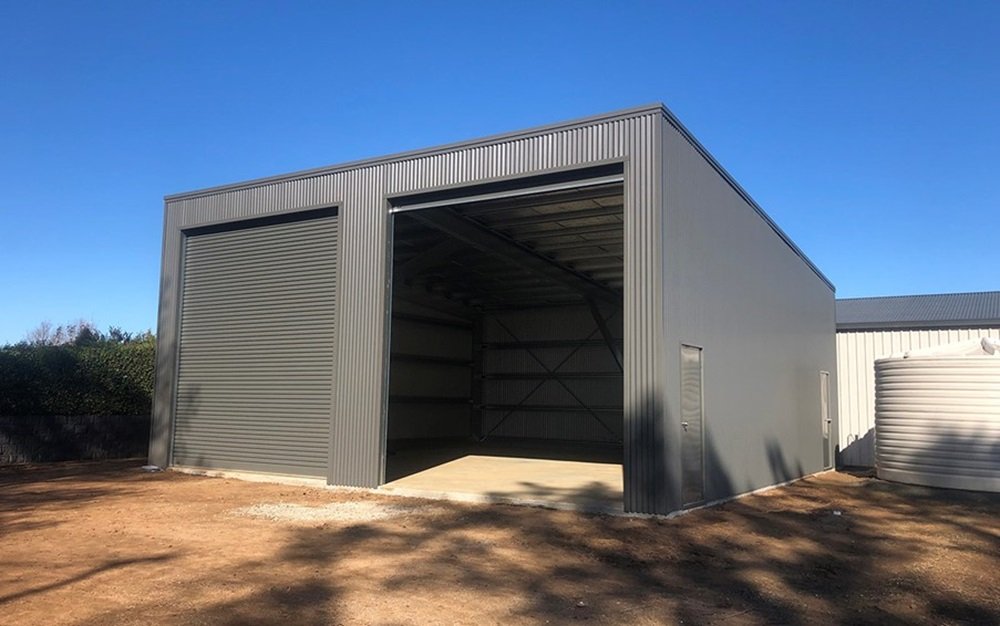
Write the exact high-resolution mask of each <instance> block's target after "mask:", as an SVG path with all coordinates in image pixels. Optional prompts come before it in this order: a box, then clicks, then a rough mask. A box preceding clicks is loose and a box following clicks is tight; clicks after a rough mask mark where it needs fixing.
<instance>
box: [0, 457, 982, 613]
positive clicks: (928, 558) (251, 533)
mask: <svg viewBox="0 0 1000 626" xmlns="http://www.w3.org/2000/svg"><path fill="white" fill-rule="evenodd" d="M338 503H339V504H340V505H341V506H338ZM833 511H840V512H841V515H835V514H833ZM998 519H1000V498H998V497H997V496H987V495H984V494H968V493H960V492H947V491H935V490H929V489H919V488H912V487H905V486H902V485H894V484H890V483H884V482H880V481H877V480H872V479H870V478H865V477H858V476H853V475H849V474H844V473H837V474H832V473H831V474H825V475H821V476H817V477H813V478H810V479H807V480H804V481H801V482H799V483H796V484H794V485H792V486H789V487H785V488H781V489H777V490H773V491H770V492H768V493H766V494H761V495H756V496H751V497H748V498H744V499H742V500H739V501H736V502H732V503H729V504H726V505H724V506H720V507H716V508H713V509H708V510H703V511H697V512H694V513H691V514H689V515H685V516H681V517H679V518H675V519H672V520H657V519H631V518H622V517H604V516H593V515H583V514H578V513H570V512H564V511H550V510H542V509H532V508H525V507H515V506H504V505H493V506H488V505H469V504H458V503H443V502H428V501H423V500H410V499H401V498H389V497H384V496H376V495H371V494H367V493H357V492H352V493H338V492H332V491H328V490H323V489H315V488H305V487H298V488H295V487H288V486H280V485H270V484H260V483H249V482H242V481H238V480H229V479H221V478H201V477H194V476H186V475H182V474H176V473H171V472H167V473H158V474H147V473H142V472H141V471H139V470H138V464H136V463H109V464H81V465H69V466H56V467H47V468H36V469H31V470H10V469H8V470H3V471H0V622H2V623H3V624H6V625H8V626H9V625H14V624H105V623H115V624H143V625H144V626H145V625H149V624H276V623H281V624H337V623H345V624H368V623H371V624H411V623H420V624H428V623H433V624H445V623H453V624H491V623H493V624H500V623H502V624H507V623H545V622H549V623H565V622H569V621H574V620H589V621H591V622H594V623H628V624H642V623H678V624H679V623H684V624H893V623H908V624H910V623H928V624H947V623H970V624H998V623H1000V588H998V585H1000V527H998V525H1000V522H998Z"/></svg>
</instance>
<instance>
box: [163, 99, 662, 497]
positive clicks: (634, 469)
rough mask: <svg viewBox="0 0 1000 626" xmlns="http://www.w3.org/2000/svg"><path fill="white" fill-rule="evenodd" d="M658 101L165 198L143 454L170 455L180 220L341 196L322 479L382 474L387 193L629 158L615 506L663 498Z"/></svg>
mask: <svg viewBox="0 0 1000 626" xmlns="http://www.w3.org/2000/svg"><path fill="white" fill-rule="evenodd" d="M663 115H664V113H663V110H662V108H661V107H659V106H652V107H644V108H641V109H635V110H631V111H626V112H622V113H615V114H609V115H605V116H600V117H598V118H591V119H589V120H583V121H579V122H571V123H566V124H560V125H556V126H552V127H548V128H544V129H535V130H529V131H524V132H520V133H516V134H513V135H509V136H505V137H497V138H490V139H486V140H481V141H478V142H470V143H465V144H460V145H455V146H449V147H443V148H435V149H431V150H427V151H423V152H422V153H415V154H409V155H402V156H395V157H387V158H384V159H379V160H374V161H370V162H366V163H360V164H348V165H345V166H340V167H333V168H327V169H324V170H318V171H312V172H306V173H301V174H296V175H290V176H285V177H279V178H276V179H273V180H265V181H255V182H250V183H244V184H240V185H236V186H232V187H228V188H221V189H216V190H206V191H203V192H196V193H191V194H184V195H179V196H174V197H170V198H168V200H167V206H166V209H165V210H166V216H165V228H164V254H163V268H162V277H161V292H160V316H159V324H158V333H159V335H158V340H159V344H158V348H159V352H158V357H157V358H158V373H157V381H156V394H155V400H154V426H153V432H152V440H151V445H150V458H151V459H153V460H154V462H159V463H164V464H165V463H167V462H168V460H169V456H168V453H169V437H168V434H169V432H170V430H171V422H172V419H173V404H172V398H173V390H174V387H175V383H176V381H175V379H174V371H173V364H175V363H176V337H177V334H176V330H177V329H176V323H177V313H178V300H177V296H178V291H177V279H178V276H179V268H180V230H181V229H183V228H189V227H192V226H195V225H199V224H206V223H212V222H218V221H225V220H234V219H243V218H247V217H253V216H259V215H266V214H274V213H282V212H288V211H295V210H300V209H304V208H308V207H315V206H321V205H322V206H326V205H336V206H338V208H339V210H340V235H341V242H342V245H341V247H340V251H339V254H340V264H339V268H340V279H339V281H338V287H337V288H338V294H339V296H338V298H339V301H340V302H344V303H349V304H345V305H344V306H341V307H339V308H338V313H337V314H338V323H337V336H338V343H337V354H336V364H337V371H339V372H342V373H343V374H342V375H341V376H339V377H337V379H336V381H335V383H334V385H335V387H336V389H335V398H336V402H335V406H334V411H333V418H332V423H331V454H330V461H329V469H328V475H327V478H328V481H329V482H331V483H334V484H346V485H358V486H375V485H378V484H379V483H380V482H381V481H382V480H383V471H384V462H383V459H384V441H385V419H384V410H385V403H386V396H387V394H386V391H387V390H386V388H385V385H384V381H385V378H386V373H387V372H386V370H387V367H386V354H387V352H388V346H387V341H386V330H387V320H386V315H387V307H386V293H387V288H388V280H387V278H388V277H387V274H386V267H387V260H388V255H389V246H388V243H389V241H388V240H389V232H388V228H387V219H388V202H387V197H388V196H392V195H404V194H410V193H414V192H417V191H424V190H428V189H434V188H440V187H445V186H452V185H466V184H473V183H481V182H483V181H484V180H493V179H499V178H504V177H515V176H522V175H530V174H536V173H540V172H544V171H551V170H557V169H566V168H576V167H583V166H588V165H593V164H594V163H596V162H608V161H621V162H624V163H625V177H626V181H625V207H624V218H625V241H626V259H625V275H626V287H625V293H626V298H625V305H624V337H625V341H624V346H625V348H624V352H625V355H626V356H625V359H626V368H625V369H626V371H625V383H624V384H625V417H624V424H625V437H624V439H625V508H626V510H629V511H647V512H667V511H669V510H671V509H670V507H669V504H668V500H669V499H668V498H666V497H665V496H664V494H665V493H666V491H665V488H666V487H665V486H666V485H667V484H669V481H665V480H664V478H663V473H664V472H665V471H666V463H665V459H664V450H665V447H664V437H663V432H662V430H661V428H660V426H659V424H660V423H661V422H662V418H663V409H664V405H663V399H662V390H663V384H664V379H665V378H664V373H665V371H664V365H663V363H664V353H663V349H662V344H663V332H664V330H663V311H664V308H663V293H662V282H663V281H662V276H661V275H662V271H663V220H662V210H661V209H662V206H663V205H662V196H661V186H662V172H663V170H662V168H661V164H660V151H659V142H660V127H661V124H662V121H663Z"/></svg>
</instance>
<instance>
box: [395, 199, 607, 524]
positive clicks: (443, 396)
mask: <svg viewBox="0 0 1000 626" xmlns="http://www.w3.org/2000/svg"><path fill="white" fill-rule="evenodd" d="M433 204H434V206H429V207H426V208H419V207H417V208H412V209H409V208H408V207H403V208H404V210H397V211H396V212H395V213H394V215H393V226H392V228H393V259H392V322H391V342H390V346H391V347H390V361H389V398H388V428H387V443H386V474H385V475H386V481H387V482H388V485H387V486H390V487H391V486H400V487H410V488H414V489H418V490H426V489H432V490H436V491H449V490H454V491H463V490H467V489H478V490H479V491H480V492H484V493H489V494H490V495H494V496H510V497H512V498H522V499H524V498H528V499H532V498H534V499H542V500H545V499H552V498H555V499H560V500H564V499H569V500H583V501H585V502H587V501H592V500H597V501H605V502H607V501H614V502H615V504H617V506H619V507H620V504H621V462H622V430H623V425H622V419H623V401H624V398H623V367H624V362H623V359H622V337H623V330H622V306H623V298H622V293H623V287H624V285H623V282H624V278H623V273H624V248H623V246H624V241H623V240H624V237H623V235H624V232H623V229H624V222H623V204H624V192H623V187H622V183H621V182H620V181H612V182H600V181H599V180H595V181H591V182H590V183H589V184H581V185H580V186H570V187H564V188H559V189H556V190H551V191H544V192H534V193H524V194H521V195H512V196H501V197H490V198H488V199H476V200H470V199H469V198H468V197H466V198H465V199H463V198H458V199H455V200H454V201H450V200H449V201H446V202H437V203H433ZM487 459H492V461H490V462H489V463H487V462H486V461H485V460H487Z"/></svg>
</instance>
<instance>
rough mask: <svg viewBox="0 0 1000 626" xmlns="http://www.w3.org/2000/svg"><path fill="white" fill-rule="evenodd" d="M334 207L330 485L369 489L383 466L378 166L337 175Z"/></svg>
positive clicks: (382, 224) (382, 222) (384, 238)
mask: <svg viewBox="0 0 1000 626" xmlns="http://www.w3.org/2000/svg"><path fill="white" fill-rule="evenodd" d="M342 176H343V192H344V202H343V204H342V206H341V218H340V219H341V242H342V245H343V256H342V257H341V263H342V265H341V268H342V269H341V275H340V285H341V290H340V294H339V297H340V301H341V302H343V303H344V306H342V307H338V311H340V312H341V313H340V317H339V329H338V331H339V332H338V335H337V336H338V346H337V348H338V349H337V353H338V354H337V364H338V367H337V370H338V373H339V374H338V377H337V383H336V385H335V386H336V392H335V393H336V404H335V409H334V415H333V420H332V424H331V428H330V473H329V476H328V482H329V483H330V484H334V485H353V486H359V487H376V486H378V485H379V484H380V483H381V482H382V475H383V471H384V462H383V455H384V449H383V448H384V441H383V439H384V434H383V431H384V427H383V414H382V413H383V406H384V404H385V386H384V384H383V381H384V379H385V370H386V362H385V356H386V354H385V347H386V342H385V339H386V336H385V330H386V328H385V322H386V319H385V318H386V310H387V308H386V301H385V297H386V289H385V280H386V260H387V250H388V247H389V246H388V229H387V226H386V220H387V216H388V212H387V210H386V206H385V201H384V200H383V198H382V193H381V192H382V189H383V188H384V184H383V176H384V169H383V168H382V167H380V166H376V167H368V168H363V169H360V170H353V171H349V172H345V173H344V174H343V175H342Z"/></svg>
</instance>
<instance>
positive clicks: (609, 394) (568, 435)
mask: <svg viewBox="0 0 1000 626" xmlns="http://www.w3.org/2000/svg"><path fill="white" fill-rule="evenodd" d="M601 314H602V315H603V316H604V317H605V318H606V320H607V325H608V329H609V330H610V332H611V334H612V335H613V336H614V337H615V338H616V339H618V340H619V342H620V341H621V337H622V330H623V329H622V318H621V311H610V310H604V311H602V312H601ZM483 330H484V338H483V339H484V349H483V367H482V371H483V374H484V375H485V377H486V380H485V381H484V383H483V390H482V394H483V404H485V405H487V406H488V407H496V408H493V409H488V410H486V411H484V412H483V425H482V431H483V433H484V434H487V435H489V436H492V437H525V438H539V439H556V440H566V441H584V442H598V443H618V442H620V441H621V440H622V397H623V394H622V391H623V390H622V373H621V371H619V370H618V367H617V364H616V363H615V360H614V357H613V356H612V353H611V351H610V349H609V348H608V346H607V345H606V344H604V342H603V340H602V339H601V333H600V330H599V328H598V326H597V323H596V322H595V320H594V318H593V316H592V314H591V311H590V309H589V308H587V307H558V308H544V309H527V310H523V311H510V312H505V313H494V314H490V315H488V316H487V317H486V319H485V320H484V322H483ZM574 344H575V345H574ZM518 407H520V408H518ZM547 407H551V409H550V410H546V408H547ZM588 409H589V410H588Z"/></svg>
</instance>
